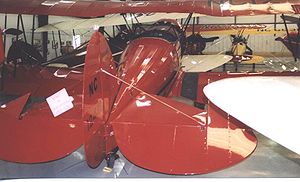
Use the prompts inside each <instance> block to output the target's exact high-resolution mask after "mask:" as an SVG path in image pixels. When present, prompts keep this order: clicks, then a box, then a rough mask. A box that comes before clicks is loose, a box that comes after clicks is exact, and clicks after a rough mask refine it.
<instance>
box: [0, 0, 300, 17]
mask: <svg viewBox="0 0 300 182" xmlns="http://www.w3.org/2000/svg"><path fill="white" fill-rule="evenodd" d="M270 2H272V1H270ZM280 2H281V3H280ZM289 2H291V3H289ZM289 2H287V1H274V3H268V4H266V3H265V4H251V3H253V1H252V0H251V1H250V0H245V1H243V5H239V4H241V3H240V2H239V3H237V5H231V6H228V4H227V5H225V6H222V9H221V6H220V4H221V3H220V2H216V1H214V2H210V1H207V0H197V1H195V0H186V1H171V2H170V1H138V2H132V1H130V2H108V1H83V0H79V1H58V0H56V1H45V0H14V1H11V0H1V1H0V13H12V14H38V15H60V16H74V17H98V16H104V15H107V14H113V13H149V12H165V13H170V12H178V13H192V12H194V13H202V14H207V15H213V16H235V15H255V14H272V13H277V14H280V13H299V5H300V4H299V2H298V1H289ZM246 3H248V4H246ZM259 3H260V2H259Z"/></svg>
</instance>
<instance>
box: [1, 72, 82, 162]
mask: <svg viewBox="0 0 300 182" xmlns="http://www.w3.org/2000/svg"><path fill="white" fill-rule="evenodd" d="M7 68H9V67H7ZM8 70H9V69H8ZM23 71H24V70H22V69H18V70H17V75H18V76H17V77H15V78H13V77H10V75H9V74H7V75H5V77H4V79H5V81H4V94H13V95H20V97H19V98H17V99H15V100H12V101H10V102H8V103H6V104H4V105H2V106H1V108H0V118H1V120H0V133H1V137H0V146H2V147H1V150H0V159H1V160H8V161H14V162H21V163H36V162H46V161H51V160H55V159H59V158H62V157H64V156H66V155H68V154H70V153H71V152H72V151H74V150H76V149H77V148H78V147H79V146H80V145H82V143H83V132H82V131H83V124H82V121H81V112H82V110H81V102H82V96H81V93H78V92H76V87H77V86H79V87H82V84H81V81H80V79H79V80H76V81H75V80H73V81H72V80H68V79H64V83H62V82H61V83H56V82H54V81H55V77H54V76H53V77H52V78H51V79H50V78H49V80H48V78H43V77H42V75H41V74H40V71H41V70H39V69H37V70H34V69H33V70H31V74H32V75H33V76H32V78H30V77H29V78H28V80H26V82H23V81H24V80H25V78H24V77H23V76H24V75H26V73H24V74H23ZM25 72H26V71H25ZM22 75H23V76H22ZM52 75H53V74H52ZM52 79H53V80H52ZM14 81H15V82H14ZM69 81H70V82H72V84H73V85H77V86H74V87H73V88H72V87H71V88H67V91H68V93H69V94H70V95H71V96H72V97H73V98H74V101H73V104H74V108H72V109H71V110H69V111H67V112H65V113H63V114H62V115H60V116H58V117H55V118H54V117H53V115H52V112H51V111H50V108H49V106H48V104H47V103H46V102H45V101H38V102H34V101H33V100H34V99H36V98H40V97H41V94H45V95H43V98H44V97H47V96H49V95H48V94H51V95H52V94H53V93H55V92H57V91H59V90H60V89H61V88H63V87H61V86H62V85H68V82H69ZM30 82H32V85H36V87H33V88H32V92H28V91H29V90H30V87H31V85H26V83H30ZM75 82H76V83H77V84H75ZM10 83H14V84H13V86H12V85H10ZM18 83H19V84H18ZM42 83H43V84H42ZM22 86H24V87H27V88H26V89H23V90H19V91H18V92H15V91H17V90H18V88H22ZM41 87H46V88H48V90H49V91H46V89H42V90H43V91H41V92H40V93H39V94H35V91H38V90H39V88H41ZM56 89H57V90H56ZM53 90H55V91H54V92H53V93H51V92H52V91H53ZM29 96H30V98H29ZM28 100H31V101H28ZM29 102H31V103H29ZM24 107H26V108H27V109H25V110H24Z"/></svg>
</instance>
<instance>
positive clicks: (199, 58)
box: [181, 54, 232, 72]
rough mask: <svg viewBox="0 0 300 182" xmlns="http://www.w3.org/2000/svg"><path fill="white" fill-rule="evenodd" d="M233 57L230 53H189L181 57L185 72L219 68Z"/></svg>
mask: <svg viewBox="0 0 300 182" xmlns="http://www.w3.org/2000/svg"><path fill="white" fill-rule="evenodd" d="M231 59H232V56H228V55H223V54H219V55H187V56H183V58H182V59H181V65H182V66H183V68H182V70H183V71H185V72H206V71H209V70H212V69H214V68H217V67H219V66H221V65H223V64H225V63H227V62H228V61H230V60H231Z"/></svg>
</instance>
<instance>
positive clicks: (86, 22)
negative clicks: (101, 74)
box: [35, 13, 204, 32]
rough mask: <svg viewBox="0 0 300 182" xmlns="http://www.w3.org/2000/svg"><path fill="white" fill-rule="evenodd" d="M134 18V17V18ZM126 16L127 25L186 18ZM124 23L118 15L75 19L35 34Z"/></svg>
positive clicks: (150, 15)
mask: <svg viewBox="0 0 300 182" xmlns="http://www.w3.org/2000/svg"><path fill="white" fill-rule="evenodd" d="M134 16H135V17H134ZM134 16H133V15H130V14H126V16H125V18H126V20H127V22H128V24H132V23H137V21H136V19H137V20H138V22H139V23H148V22H155V21H157V20H160V19H169V18H172V19H181V18H187V16H188V13H152V14H139V15H137V14H134ZM199 16H204V15H202V14H198V13H195V14H193V17H199ZM125 24H126V21H125V20H124V17H123V16H122V15H120V14H112V15H107V16H105V17H101V18H91V19H76V20H67V21H62V22H58V23H53V24H48V25H45V26H42V27H39V28H37V29H36V30H35V32H46V31H55V30H56V31H57V30H73V29H74V30H76V29H93V28H95V27H99V26H113V25H125Z"/></svg>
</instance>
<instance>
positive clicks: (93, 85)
mask: <svg viewBox="0 0 300 182" xmlns="http://www.w3.org/2000/svg"><path fill="white" fill-rule="evenodd" d="M97 88H98V85H97V78H96V77H95V78H94V79H93V81H92V82H91V83H90V84H89V96H90V97H91V96H92V95H94V93H95V92H96V91H97Z"/></svg>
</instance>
